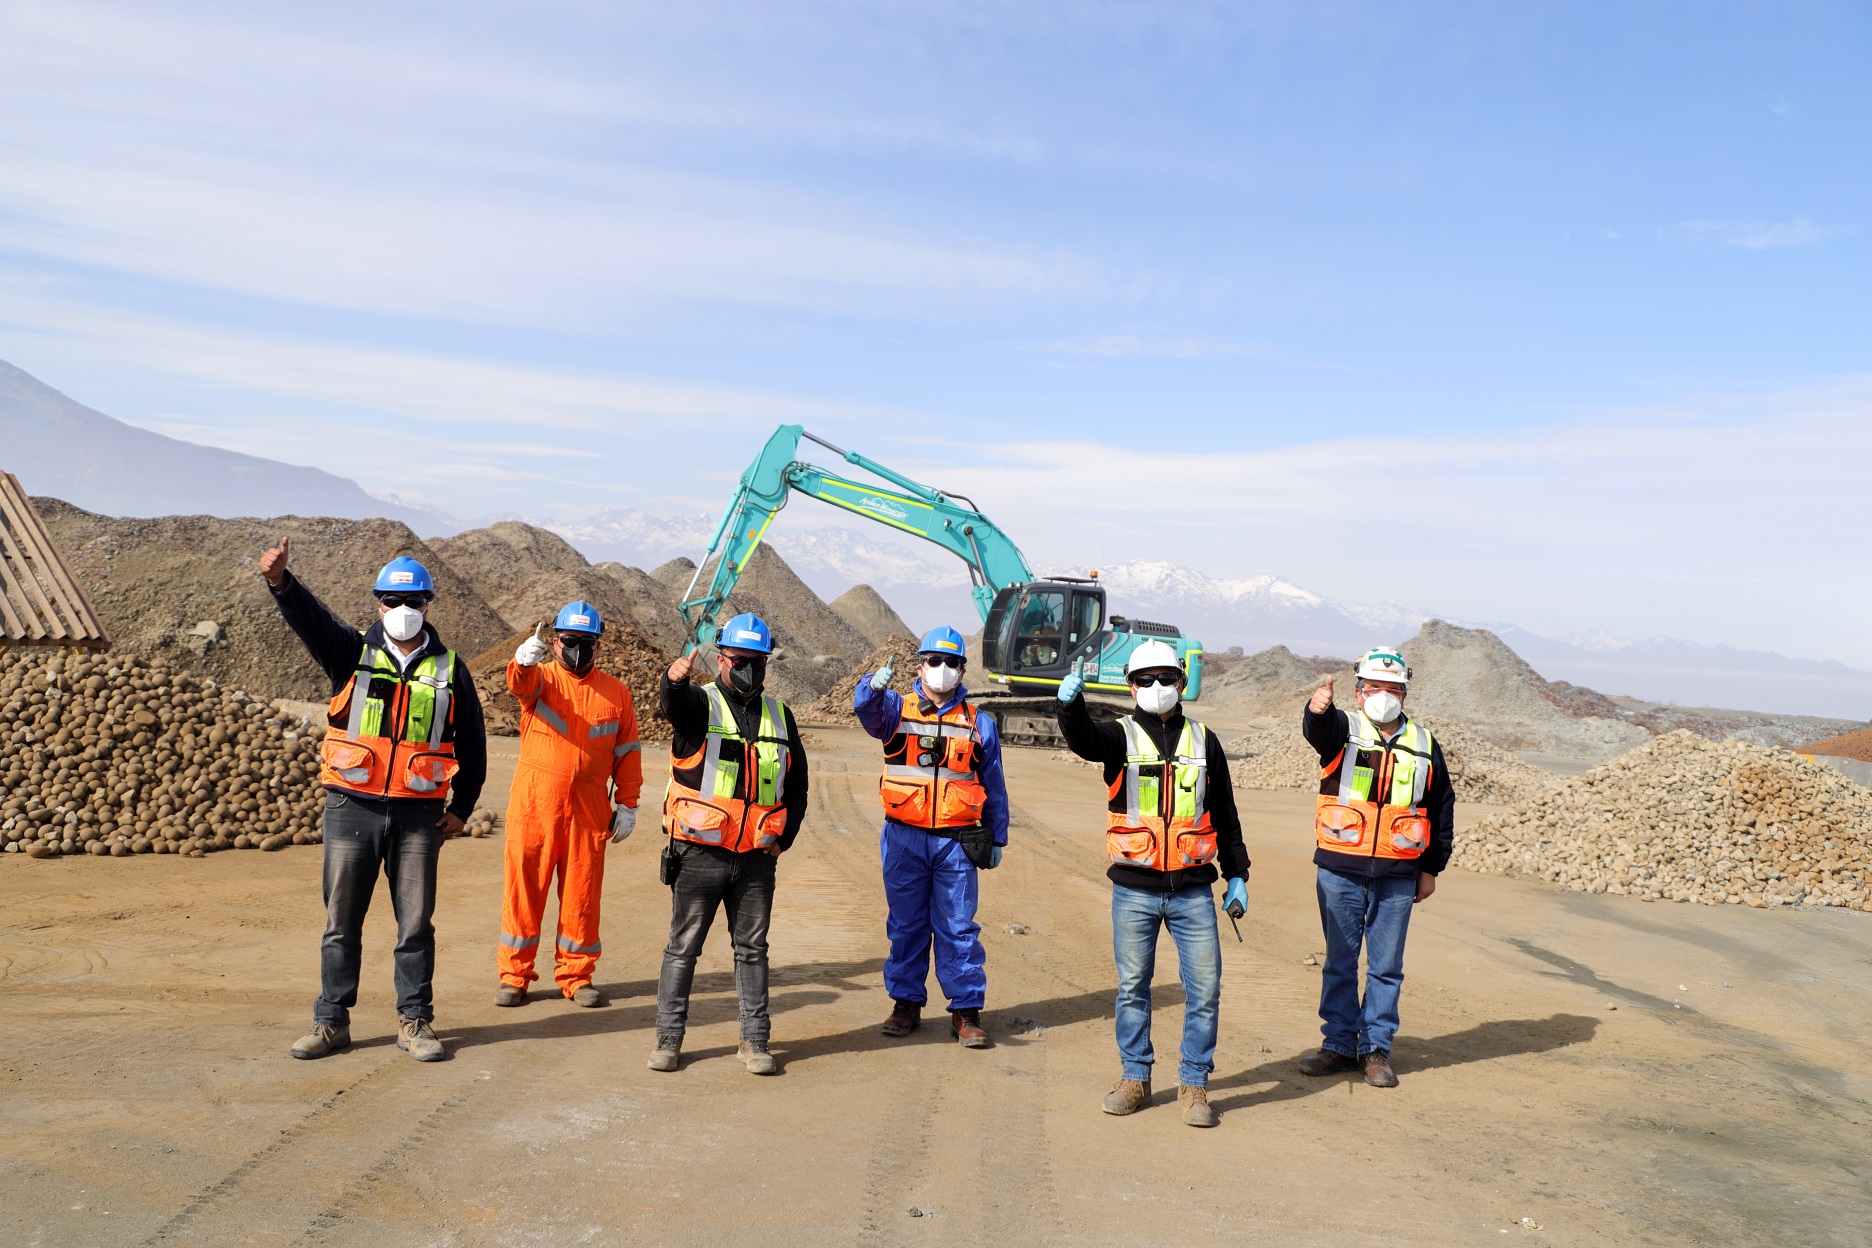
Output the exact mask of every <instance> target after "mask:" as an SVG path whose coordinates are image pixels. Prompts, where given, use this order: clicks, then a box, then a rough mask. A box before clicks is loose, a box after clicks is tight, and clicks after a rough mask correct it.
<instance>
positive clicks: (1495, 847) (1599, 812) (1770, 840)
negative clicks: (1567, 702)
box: [1455, 731, 1872, 910]
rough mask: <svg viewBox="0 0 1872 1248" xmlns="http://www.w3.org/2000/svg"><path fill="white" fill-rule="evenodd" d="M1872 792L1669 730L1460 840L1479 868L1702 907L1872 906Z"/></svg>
mask: <svg viewBox="0 0 1872 1248" xmlns="http://www.w3.org/2000/svg"><path fill="white" fill-rule="evenodd" d="M1869 843H1872V791H1868V790H1866V789H1863V788H1861V787H1859V786H1858V785H1855V784H1853V783H1852V782H1851V781H1849V780H1847V779H1846V778H1845V777H1843V776H1841V775H1839V774H1838V773H1837V772H1834V771H1832V770H1830V769H1828V768H1826V767H1822V766H1820V765H1818V764H1815V763H1810V762H1808V761H1806V760H1805V759H1803V758H1801V757H1800V756H1799V755H1796V754H1791V753H1789V752H1787V751H1785V750H1774V749H1765V748H1763V747H1761V746H1756V745H1751V744H1749V743H1747V742H1743V741H1721V742H1717V741H1708V740H1705V739H1704V738H1702V737H1699V736H1696V735H1695V734H1693V733H1690V732H1687V731H1683V732H1673V733H1670V734H1669V735H1667V736H1662V737H1658V738H1656V739H1655V740H1653V741H1651V742H1650V743H1648V744H1646V745H1643V746H1640V747H1639V748H1638V749H1635V750H1632V751H1631V752H1630V753H1628V754H1625V755H1622V756H1620V757H1619V758H1616V759H1614V760H1613V761H1611V762H1609V763H1606V764H1604V765H1602V766H1599V767H1595V768H1594V769H1593V770H1591V771H1589V772H1587V773H1586V774H1585V775H1584V776H1580V777H1578V778H1577V779H1574V780H1572V781H1570V782H1568V783H1567V784H1565V785H1563V786H1562V787H1560V788H1558V789H1555V790H1554V791H1553V792H1551V793H1548V794H1546V795H1545V796H1543V797H1541V798H1539V799H1538V800H1536V801H1533V802H1529V803H1527V804H1525V805H1523V806H1521V807H1520V808H1518V809H1516V810H1512V811H1508V812H1506V813H1504V814H1500V815H1494V816H1491V817H1490V818H1487V819H1484V820H1482V821H1480V822H1479V823H1477V824H1476V825H1475V826H1474V827H1473V828H1471V829H1470V830H1469V831H1468V832H1467V833H1466V834H1465V835H1464V836H1462V837H1460V838H1458V841H1457V849H1456V857H1455V862H1456V864H1457V865H1458V866H1461V867H1464V868H1466V869H1468V870H1471V871H1482V872H1488V873H1490V874H1495V875H1522V876H1528V877H1531V878H1535V879H1543V880H1549V881H1552V882H1553V883H1556V884H1560V885H1562V886H1564V887H1566V888H1569V889H1573V890H1575V891H1584V892H1591V893H1620V894H1631V895H1635V896H1638V897H1643V898H1647V899H1650V900H1654V901H1655V900H1663V901H1699V902H1702V903H1704V904H1706V905H1721V904H1725V903H1726V904H1731V905H1740V904H1748V905H1751V906H1781V905H1809V906H1847V907H1850V908H1852V909H1855V910H1872V848H1869Z"/></svg>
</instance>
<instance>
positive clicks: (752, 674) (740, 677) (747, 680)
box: [728, 661, 767, 698]
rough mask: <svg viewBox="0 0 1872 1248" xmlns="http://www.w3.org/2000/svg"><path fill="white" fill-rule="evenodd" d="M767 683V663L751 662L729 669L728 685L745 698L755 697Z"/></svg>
mask: <svg viewBox="0 0 1872 1248" xmlns="http://www.w3.org/2000/svg"><path fill="white" fill-rule="evenodd" d="M766 683H767V664H766V663H765V662H764V661H763V662H759V663H749V664H746V665H745V666H742V667H731V668H729V669H728V687H729V688H730V689H733V690H734V691H735V692H736V693H738V694H740V695H741V696H742V697H744V698H750V697H753V696H754V695H755V694H757V693H759V692H760V691H761V686H762V685H765V684H766Z"/></svg>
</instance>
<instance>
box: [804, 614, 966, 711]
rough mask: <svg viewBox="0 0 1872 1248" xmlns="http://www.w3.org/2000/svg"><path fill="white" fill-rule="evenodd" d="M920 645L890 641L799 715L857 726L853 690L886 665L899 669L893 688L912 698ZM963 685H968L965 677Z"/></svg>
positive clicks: (913, 640) (901, 639) (899, 639)
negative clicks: (853, 712)
mask: <svg viewBox="0 0 1872 1248" xmlns="http://www.w3.org/2000/svg"><path fill="white" fill-rule="evenodd" d="M919 644H920V643H919V642H918V641H917V639H916V638H914V637H911V636H909V635H907V634H906V635H904V636H901V637H890V638H886V639H885V642H884V644H883V645H881V646H879V647H878V648H877V649H875V650H873V651H872V652H871V653H870V654H867V655H866V656H865V657H864V658H863V659H862V660H860V661H859V663H858V666H857V667H856V668H854V669H852V672H851V673H850V674H849V675H848V676H846V677H845V678H844V679H843V680H841V681H839V682H838V683H837V684H836V685H833V686H832V688H831V690H830V691H829V692H828V693H827V694H826V695H825V696H824V697H822V698H820V699H819V700H818V701H817V702H815V703H813V704H812V705H811V706H809V707H807V708H806V709H805V710H804V711H802V712H799V714H800V716H801V717H802V718H804V719H808V720H812V721H814V722H816V723H821V724H855V723H857V722H858V718H857V716H855V715H853V714H852V691H853V690H855V689H856V688H858V682H859V681H860V680H863V679H865V678H866V677H868V676H869V675H871V673H872V672H875V671H877V670H878V669H879V668H880V667H883V666H884V665H885V664H886V663H889V664H890V665H891V667H892V668H893V669H894V670H895V675H894V676H893V678H892V680H891V686H890V687H891V688H893V689H895V690H896V691H897V692H898V693H901V694H903V695H904V696H905V697H909V696H910V690H911V688H912V686H914V685H915V684H916V670H917V646H918V645H919ZM962 683H963V684H965V685H966V684H967V683H968V677H967V675H966V674H965V675H964V676H963V678H962Z"/></svg>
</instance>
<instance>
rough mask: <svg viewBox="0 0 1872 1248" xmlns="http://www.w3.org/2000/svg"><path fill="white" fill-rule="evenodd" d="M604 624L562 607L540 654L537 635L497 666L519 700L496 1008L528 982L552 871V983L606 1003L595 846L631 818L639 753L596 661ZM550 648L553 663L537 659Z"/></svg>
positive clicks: (627, 703)
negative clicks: (600, 976) (600, 975)
mask: <svg viewBox="0 0 1872 1248" xmlns="http://www.w3.org/2000/svg"><path fill="white" fill-rule="evenodd" d="M603 631H604V622H603V621H602V620H601V619H600V618H599V615H598V609H597V608H596V607H594V606H592V605H591V604H590V603H589V602H573V603H567V604H566V605H565V606H564V607H562V608H561V609H560V611H559V616H558V618H557V619H556V620H554V621H553V642H552V647H551V649H550V651H549V650H548V648H547V644H546V642H545V641H543V640H542V639H541V638H540V637H539V636H538V634H537V632H536V633H535V635H534V636H532V637H529V638H527V640H525V641H524V642H522V643H520V648H519V649H518V650H517V651H515V652H514V657H513V662H511V663H509V664H508V665H507V688H508V689H509V690H510V691H511V692H512V693H513V695H514V697H515V698H517V699H518V700H519V702H520V765H519V768H518V769H517V770H516V771H515V772H514V781H513V790H512V793H511V795H510V797H509V799H508V806H507V863H506V866H507V872H506V874H507V887H506V891H505V895H504V897H503V899H502V902H501V933H500V947H499V950H498V961H499V964H500V987H499V988H498V989H497V990H496V991H495V994H494V1004H496V1005H522V1004H524V1003H525V1002H526V997H527V984H528V983H530V982H531V981H532V980H534V979H536V978H538V976H537V975H536V974H535V972H534V970H533V960H534V957H535V955H536V954H537V953H538V952H539V941H540V921H541V916H542V912H543V911H544V910H545V907H546V891H547V889H548V888H550V887H551V885H552V881H553V878H554V876H555V875H556V876H557V877H558V880H559V933H558V941H557V945H556V947H555V949H554V954H553V964H554V969H553V979H554V980H555V981H556V982H557V983H558V985H559V991H560V992H561V993H562V994H563V995H564V996H566V997H569V998H570V999H571V1000H572V1001H573V1003H574V1004H577V1005H584V1006H598V1005H603V1004H604V1003H605V1001H604V997H603V996H602V995H601V994H600V993H599V991H598V990H597V989H596V988H594V987H592V982H591V980H592V972H593V971H594V970H595V969H596V967H597V965H598V954H599V952H600V949H601V945H600V942H599V939H598V902H599V895H600V894H601V893H602V892H603V891H604V862H605V846H606V844H607V842H616V841H621V840H623V839H624V838H625V837H627V836H629V835H630V834H631V830H632V828H633V827H635V825H636V822H637V800H638V797H639V795H640V794H641V793H642V791H643V754H642V751H641V748H640V746H641V742H639V741H638V739H637V713H636V711H635V710H634V709H633V708H632V706H631V695H630V690H629V689H626V688H625V687H624V682H622V681H620V680H619V679H618V678H617V677H615V676H613V675H611V674H610V673H608V672H603V671H599V670H598V669H597V667H596V666H595V661H596V657H597V651H598V645H599V637H600V635H601V634H602V633H603ZM549 653H550V654H552V655H553V656H554V657H555V658H557V659H558V663H557V664H549V663H547V662H545V659H546V657H547V655H548V654H549ZM614 802H615V806H614V805H613V803H614Z"/></svg>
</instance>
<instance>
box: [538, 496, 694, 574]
mask: <svg viewBox="0 0 1872 1248" xmlns="http://www.w3.org/2000/svg"><path fill="white" fill-rule="evenodd" d="M528 523H529V524H536V525H538V526H540V527H541V528H543V529H550V530H552V531H553V532H554V533H557V534H558V535H559V536H560V537H563V538H565V539H566V541H568V542H570V543H572V545H573V547H574V548H575V549H576V550H577V551H578V552H579V553H580V554H582V555H584V556H585V557H586V558H587V559H589V560H591V561H592V562H593V563H603V562H605V561H606V560H608V559H614V560H616V561H617V562H619V563H626V564H630V565H632V566H633V567H639V568H642V569H644V570H645V571H646V572H648V571H650V570H651V569H652V568H655V567H656V566H657V565H658V564H661V563H667V562H668V561H669V560H671V559H674V558H676V556H678V555H686V556H688V557H689V558H691V559H697V558H700V557H701V555H702V551H703V548H704V547H706V546H707V545H708V542H709V539H710V538H711V537H714V536H715V517H713V516H708V515H694V516H658V515H652V514H651V513H650V512H647V511H642V510H640V509H638V508H636V507H608V508H606V509H605V510H603V511H598V512H593V513H592V514H590V515H587V516H580V517H578V518H575V519H569V520H529V521H528Z"/></svg>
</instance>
